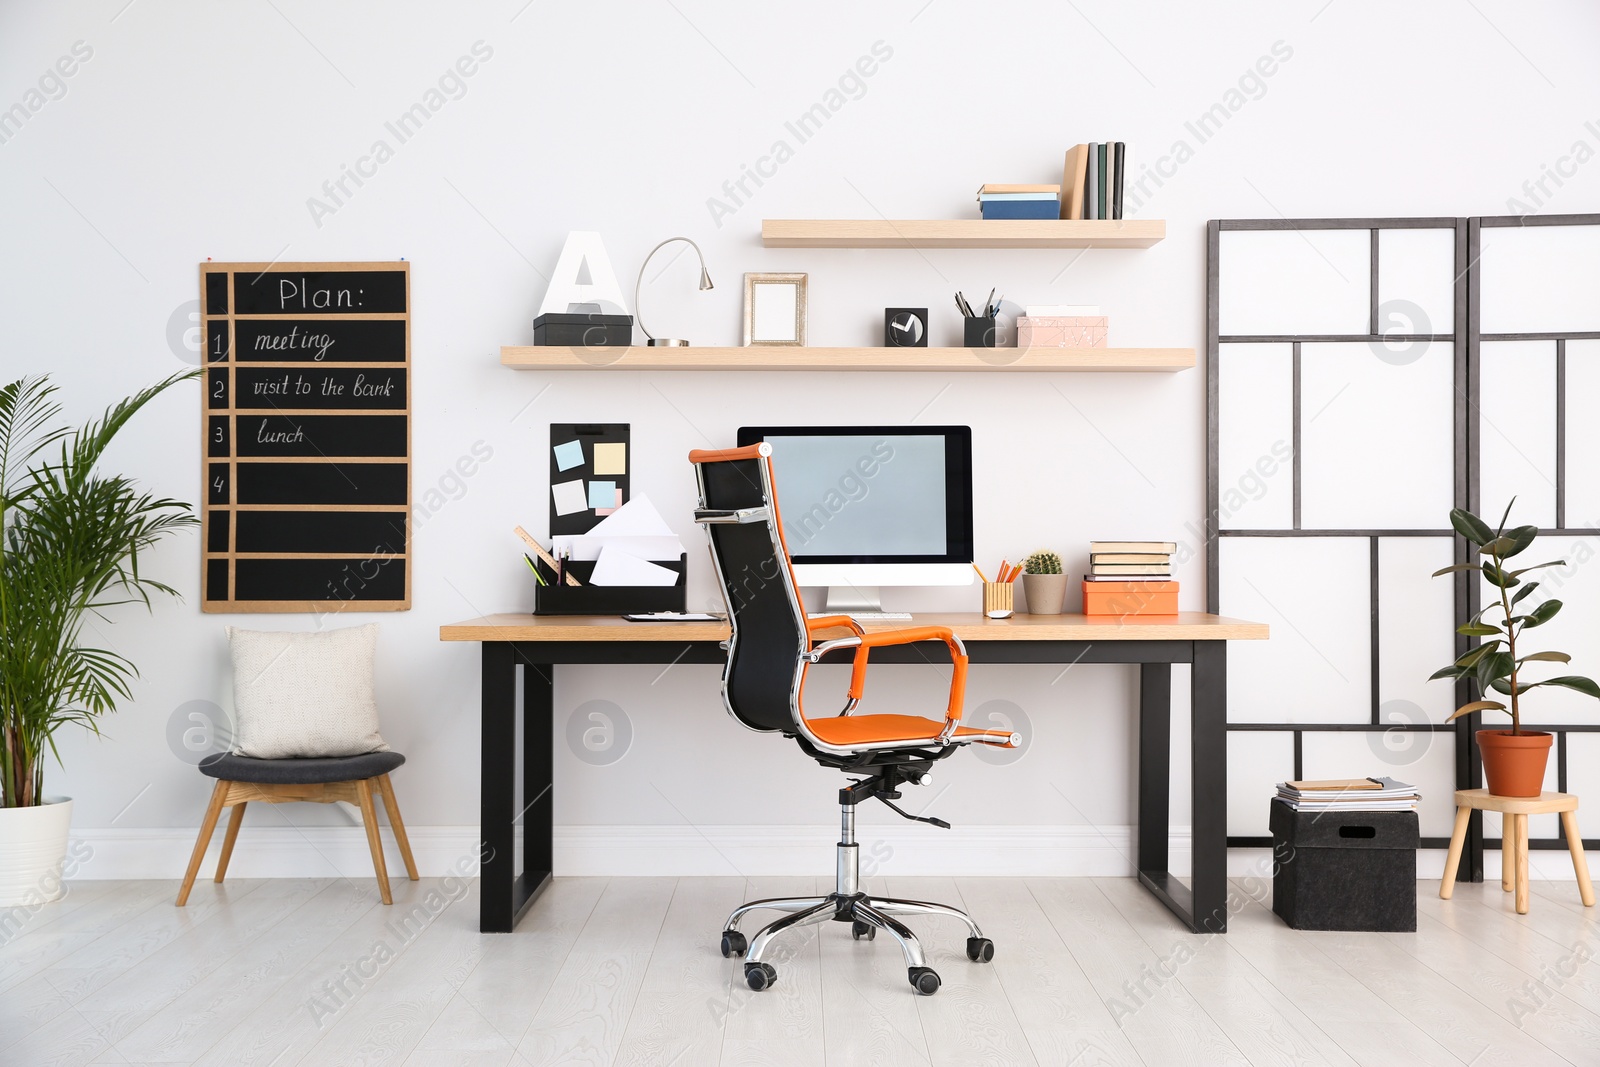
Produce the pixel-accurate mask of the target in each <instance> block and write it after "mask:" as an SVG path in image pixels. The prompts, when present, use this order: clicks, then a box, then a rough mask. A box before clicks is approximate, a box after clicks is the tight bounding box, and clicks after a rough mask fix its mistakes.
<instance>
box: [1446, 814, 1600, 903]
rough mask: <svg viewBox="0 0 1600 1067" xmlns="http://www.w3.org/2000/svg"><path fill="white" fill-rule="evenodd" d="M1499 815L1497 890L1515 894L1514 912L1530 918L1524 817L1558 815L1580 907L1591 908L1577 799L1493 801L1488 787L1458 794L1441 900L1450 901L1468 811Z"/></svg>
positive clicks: (1592, 898)
mask: <svg viewBox="0 0 1600 1067" xmlns="http://www.w3.org/2000/svg"><path fill="white" fill-rule="evenodd" d="M1474 810H1478V811H1498V812H1500V814H1501V816H1502V819H1501V822H1502V825H1503V827H1504V829H1503V830H1502V831H1501V833H1500V888H1501V889H1503V890H1505V891H1506V892H1507V893H1510V892H1513V891H1515V892H1516V895H1517V898H1516V900H1517V914H1518V915H1526V914H1528V816H1529V815H1549V814H1551V813H1554V812H1559V813H1560V814H1561V826H1562V829H1563V830H1565V831H1566V835H1567V848H1568V850H1569V851H1570V852H1571V853H1572V869H1573V871H1574V872H1575V873H1576V874H1577V876H1578V896H1579V897H1581V898H1582V899H1583V906H1584V907H1586V908H1592V907H1594V886H1593V885H1592V884H1590V882H1589V863H1588V861H1587V860H1586V859H1584V855H1583V835H1582V834H1580V833H1579V832H1578V798H1577V797H1575V796H1573V795H1572V794H1571V793H1540V794H1539V795H1538V796H1536V797H1497V796H1493V795H1491V794H1490V792H1489V791H1488V790H1487V789H1458V790H1457V791H1456V828H1455V832H1454V833H1452V834H1451V835H1450V854H1449V855H1448V856H1446V857H1445V861H1444V879H1443V881H1441V882H1440V883H1439V896H1440V898H1441V899H1443V900H1449V899H1450V894H1451V893H1453V892H1455V888H1456V868H1457V867H1459V866H1460V865H1461V846H1462V843H1463V842H1464V841H1466V838H1467V820H1468V819H1470V818H1471V817H1472V812H1473V811H1474Z"/></svg>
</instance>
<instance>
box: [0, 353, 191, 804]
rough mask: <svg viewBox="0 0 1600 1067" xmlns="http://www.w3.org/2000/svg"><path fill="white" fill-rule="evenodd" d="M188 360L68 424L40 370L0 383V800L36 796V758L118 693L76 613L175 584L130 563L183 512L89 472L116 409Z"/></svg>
mask: <svg viewBox="0 0 1600 1067" xmlns="http://www.w3.org/2000/svg"><path fill="white" fill-rule="evenodd" d="M198 373H199V372H198V371H189V372H183V373H179V374H175V375H173V376H172V377H170V378H167V379H166V380H164V381H161V382H159V383H157V384H155V385H153V386H151V387H150V388H148V389H145V390H143V391H141V392H138V393H136V394H134V395H133V396H131V397H128V398H127V399H125V400H122V401H119V402H118V403H116V404H113V405H112V406H111V407H110V408H108V409H107V410H106V411H105V413H104V414H103V415H102V416H101V417H99V418H98V419H93V420H91V421H90V422H88V423H86V424H84V425H83V426H81V427H78V428H77V429H71V428H69V427H66V426H62V425H60V424H59V419H60V416H61V407H60V405H59V404H57V403H56V401H55V399H54V397H55V393H56V387H55V386H53V385H52V384H50V381H49V379H48V378H46V377H40V378H23V379H20V380H17V381H13V382H10V383H9V384H6V385H3V386H0V756H3V760H0V807H4V808H27V807H33V806H37V805H40V804H43V803H44V802H45V801H44V793H43V785H44V756H45V752H46V750H47V749H48V750H49V752H50V753H51V754H52V755H54V756H55V757H56V759H57V762H58V763H59V762H60V754H59V752H57V751H56V740H55V738H56V731H58V730H59V729H60V728H61V727H63V726H65V725H67V724H69V723H72V724H76V725H79V726H83V727H86V728H88V729H89V730H91V731H93V732H94V733H96V734H98V733H99V724H98V719H99V717H100V716H101V715H104V714H106V713H107V712H110V711H113V710H114V709H115V707H116V705H117V702H118V701H119V700H125V699H127V698H128V697H129V696H130V695H131V693H130V689H129V683H130V682H131V680H132V679H133V678H135V677H137V676H138V670H137V668H136V667H135V666H134V665H133V663H131V662H130V661H129V660H128V659H126V658H125V657H123V656H122V655H120V654H118V653H117V652H114V651H112V650H110V649H106V648H96V647H93V646H92V645H90V644H87V643H86V642H85V635H84V623H85V622H86V621H87V620H88V619H89V618H90V617H91V616H100V615H102V613H103V612H105V611H106V610H107V609H109V608H112V607H115V606H116V605H119V604H128V603H142V604H144V605H145V607H146V608H147V609H148V608H150V607H151V597H152V594H155V595H166V596H176V595H177V592H176V590H174V589H172V588H171V587H169V586H167V585H164V584H162V583H161V582H158V581H156V580H155V579H153V578H151V577H149V576H148V575H146V574H143V573H141V572H140V569H139V565H140V560H141V557H142V555H143V554H144V553H145V552H146V551H147V550H148V549H150V548H151V547H152V546H153V545H155V544H156V542H157V541H159V540H160V539H161V538H162V537H163V536H165V535H166V534H168V533H171V532H173V531H175V530H179V529H182V528H183V527H186V526H192V525H194V523H195V521H196V520H195V518H194V515H193V513H192V512H191V510H190V507H189V505H188V504H185V503H183V502H182V501H178V500H169V499H166V498H163V497H157V496H155V495H153V494H151V493H147V492H142V491H140V490H139V489H138V488H137V486H136V485H135V483H134V482H133V481H132V480H130V479H128V478H124V477H121V476H118V475H112V474H101V473H98V472H97V471H96V469H95V468H96V466H97V465H98V463H99V461H100V459H101V456H102V455H103V454H104V452H105V450H106V448H107V446H109V445H110V444H111V442H112V439H113V438H115V437H116V435H117V433H118V431H120V430H121V429H122V428H123V427H124V426H125V425H127V423H128V420H130V419H131V418H133V416H134V414H135V413H136V412H138V411H139V409H140V408H142V407H144V406H145V404H147V403H148V402H149V401H150V400H151V399H152V398H154V397H155V396H157V395H158V394H160V393H161V392H162V391H164V390H166V389H167V388H169V387H171V386H172V385H174V384H176V383H177V382H179V381H183V380H185V379H187V378H192V377H196V376H197V375H198Z"/></svg>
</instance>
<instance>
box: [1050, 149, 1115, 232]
mask: <svg viewBox="0 0 1600 1067" xmlns="http://www.w3.org/2000/svg"><path fill="white" fill-rule="evenodd" d="M1127 159H1128V153H1127V146H1126V144H1124V143H1123V142H1122V141H1091V142H1090V143H1089V144H1080V145H1074V146H1073V147H1071V148H1069V149H1067V159H1066V163H1065V164H1064V165H1063V167H1062V171H1061V217H1062V218H1064V219H1120V218H1122V186H1123V175H1124V174H1125V173H1126V171H1127Z"/></svg>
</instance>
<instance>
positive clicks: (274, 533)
mask: <svg viewBox="0 0 1600 1067" xmlns="http://www.w3.org/2000/svg"><path fill="white" fill-rule="evenodd" d="M235 543H236V544H237V545H238V548H239V551H240V552H340V553H344V552H370V553H374V554H382V555H391V554H393V553H396V552H399V551H401V550H402V549H403V547H404V545H405V543H406V513H405V512H404V511H241V512H239V532H238V535H237V540H236V542H235Z"/></svg>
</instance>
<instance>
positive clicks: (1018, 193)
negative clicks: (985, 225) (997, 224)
mask: <svg viewBox="0 0 1600 1067" xmlns="http://www.w3.org/2000/svg"><path fill="white" fill-rule="evenodd" d="M978 207H979V209H980V210H981V211H982V212H983V217H984V218H986V219H1059V218H1061V217H1063V216H1062V214H1061V186H1059V185H996V184H994V183H992V182H991V183H990V184H988V185H985V186H984V187H983V188H981V189H979V190H978Z"/></svg>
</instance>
